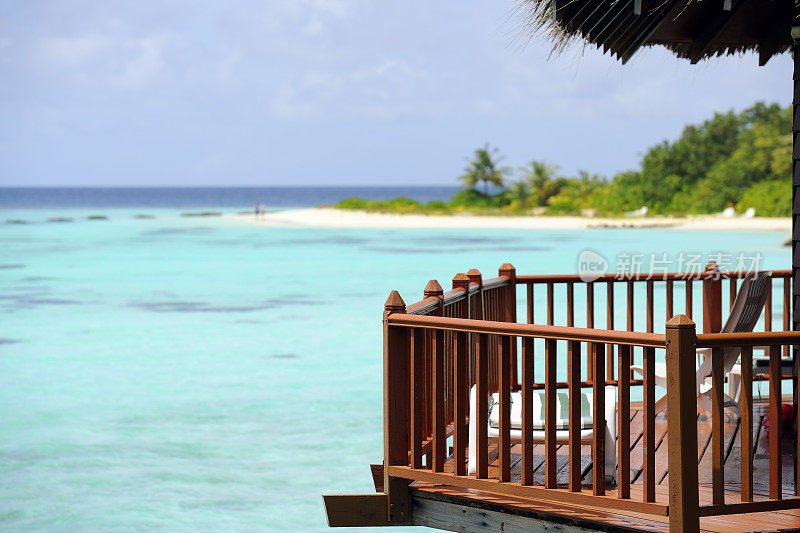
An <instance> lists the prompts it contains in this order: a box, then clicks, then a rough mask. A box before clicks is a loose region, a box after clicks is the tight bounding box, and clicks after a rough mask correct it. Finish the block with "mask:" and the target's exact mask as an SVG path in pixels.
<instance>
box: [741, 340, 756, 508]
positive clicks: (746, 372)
mask: <svg viewBox="0 0 800 533" xmlns="http://www.w3.org/2000/svg"><path fill="white" fill-rule="evenodd" d="M741 410H742V420H741V422H740V424H739V431H740V432H741V439H740V448H741V449H742V457H741V462H742V475H741V479H742V489H741V493H742V494H741V496H742V501H743V502H751V501H753V347H752V346H743V347H742V393H741Z"/></svg>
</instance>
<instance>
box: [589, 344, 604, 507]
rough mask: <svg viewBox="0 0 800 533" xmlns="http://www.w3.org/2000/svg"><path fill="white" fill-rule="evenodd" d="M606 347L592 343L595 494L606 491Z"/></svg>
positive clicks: (593, 470)
mask: <svg viewBox="0 0 800 533" xmlns="http://www.w3.org/2000/svg"><path fill="white" fill-rule="evenodd" d="M605 350H606V347H605V346H604V345H603V344H600V343H592V344H591V348H590V350H589V351H590V352H591V354H592V358H593V360H592V367H593V368H594V372H593V374H594V383H593V384H592V416H593V417H594V420H593V424H592V427H593V428H594V431H593V432H592V465H593V466H592V473H593V477H594V479H593V480H592V491H593V493H594V494H595V495H597V496H603V495H604V494H605V493H606V475H605V474H606V470H605V464H606V401H605V391H606V383H605V381H606V378H605V355H606V352H605Z"/></svg>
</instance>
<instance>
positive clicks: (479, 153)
mask: <svg viewBox="0 0 800 533" xmlns="http://www.w3.org/2000/svg"><path fill="white" fill-rule="evenodd" d="M498 153H499V151H498V150H497V148H490V147H489V143H486V144H485V145H484V147H483V148H477V149H476V150H475V151H474V153H473V156H472V159H468V162H467V167H466V168H465V169H464V174H462V175H461V176H459V178H458V179H459V180H461V182H462V183H463V184H464V188H465V189H472V188H474V187H475V186H477V185H478V183H483V193H484V194H485V195H488V194H489V184H492V185H496V186H498V187H503V186H504V185H505V181H506V177H507V176H508V175H509V174H510V173H511V169H509V168H508V167H501V166H499V163H500V161H502V160H503V157H502V156H500V155H498Z"/></svg>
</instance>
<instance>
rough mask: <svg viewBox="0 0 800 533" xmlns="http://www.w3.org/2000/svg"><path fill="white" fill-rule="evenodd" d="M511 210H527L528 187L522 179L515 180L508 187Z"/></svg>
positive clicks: (528, 199) (528, 200)
mask: <svg viewBox="0 0 800 533" xmlns="http://www.w3.org/2000/svg"><path fill="white" fill-rule="evenodd" d="M508 192H509V195H510V197H511V204H510V206H511V209H512V210H527V209H528V204H529V202H530V189H529V188H528V184H527V183H525V182H524V181H517V182H514V184H513V185H512V186H511V188H510V189H509V191H508Z"/></svg>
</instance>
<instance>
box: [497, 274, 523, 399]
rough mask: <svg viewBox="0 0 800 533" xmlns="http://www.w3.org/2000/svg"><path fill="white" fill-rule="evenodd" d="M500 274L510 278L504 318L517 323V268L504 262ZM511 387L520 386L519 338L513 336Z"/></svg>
mask: <svg viewBox="0 0 800 533" xmlns="http://www.w3.org/2000/svg"><path fill="white" fill-rule="evenodd" d="M497 275H498V276H501V277H505V278H508V281H509V284H508V288H507V289H506V295H505V298H504V301H505V309H504V310H503V320H504V321H505V322H511V323H513V324H516V323H517V269H516V268H514V266H513V265H512V264H511V263H504V264H503V266H501V267H500V270H499V271H498V274H497ZM510 344H511V387H512V389H514V390H516V389H518V388H519V377H518V376H517V339H516V337H512V338H511V343H510Z"/></svg>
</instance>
